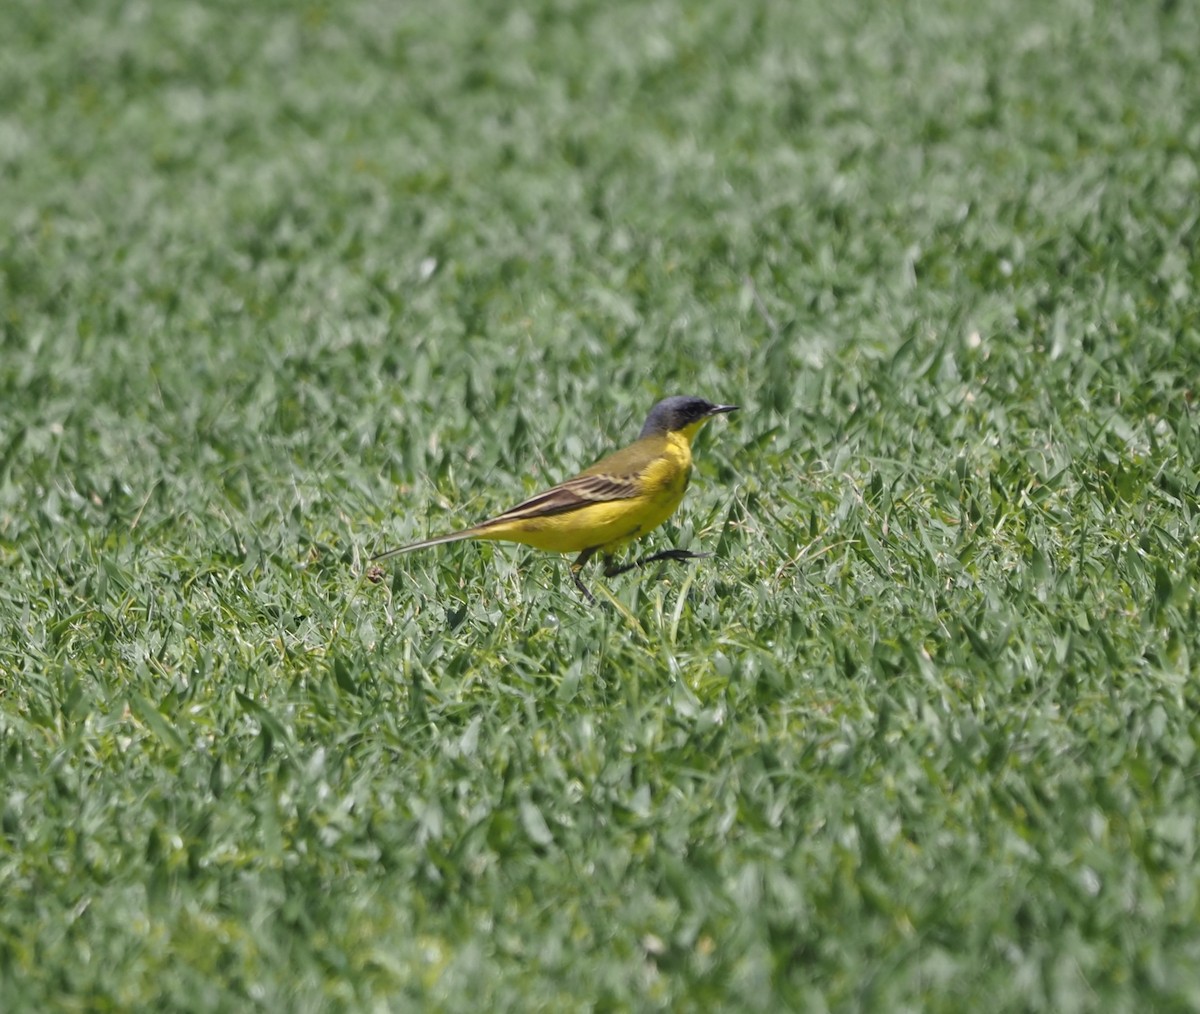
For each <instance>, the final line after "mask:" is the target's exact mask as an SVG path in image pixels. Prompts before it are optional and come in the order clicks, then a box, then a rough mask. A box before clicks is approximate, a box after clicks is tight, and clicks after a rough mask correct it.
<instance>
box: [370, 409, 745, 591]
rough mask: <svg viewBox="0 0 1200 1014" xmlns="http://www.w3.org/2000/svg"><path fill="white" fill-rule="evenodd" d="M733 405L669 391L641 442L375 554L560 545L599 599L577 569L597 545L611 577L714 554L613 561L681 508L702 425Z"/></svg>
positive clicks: (670, 552) (677, 552)
mask: <svg viewBox="0 0 1200 1014" xmlns="http://www.w3.org/2000/svg"><path fill="white" fill-rule="evenodd" d="M735 409H737V406H736V405H714V404H713V403H712V402H709V401H705V400H704V399H703V398H686V397H675V398H666V399H664V400H663V401H660V402H659V403H658V404H657V405H655V406H654V408H653V409H651V410H650V415H649V416H648V417H647V418H646V425H644V426H643V427H642V432H641V433H640V434H638V439H637V441H636V443H632V444H630V445H629V446H628V447H626V448H623V449H622V450H619V451H617V452H616V453H614V454H610V455H609V456H608V457H607V458H603V459H601V460H600V461H597V462H596V464H594V465H592V467H591V468H589V469H587V470H586V471H583V472H580V473H579V475H577V476H575V477H574V478H573V479H568V480H567V481H566V482H563V483H560V484H559V485H557V486H555V487H553V488H552V489H548V490H546V491H545V492H544V493H539V494H538V495H537V496H534V497H531V498H530V499H528V500H526V501H525V502H524V503H519V504H517V506H516V507H513V508H512V509H511V510H507V511H505V512H504V513H503V514H498V515H497V516H496V517H494V518H489V519H488V520H487V521H481V522H479V524H477V525H472V526H471V527H470V528H464V529H462V531H458V532H451V533H450V534H448V535H439V536H437V537H436V538H433V539H424V540H422V541H421V542H414V543H413V544H412V545H410V546H400V547H399V548H397V549H389V550H387V551H386V552H383V553H379V554H378V555H377V556H374V557H372V559H373V560H382V559H383V558H384V557H386V556H395V555H396V554H398V553H411V552H412V551H413V550H414V549H425V548H427V547H429V546H440V545H441V544H442V543H444V542H458V541H459V540H460V539H497V540H500V541H503V542H522V543H524V544H525V545H527V546H533V547H535V548H536V549H546V550H550V551H551V552H555V553H578V554H579V556H578V557H576V559H575V562H574V563H573V564H571V577H572V578H573V579H574V581H575V585H576V587H578V588H579V590H580V591H581V592H583V594H584V595H585V596H586V597H587V599H588V601H589V602H592V603H595V601H596V598H595V596H594V595H592V593H591V591H590V590H589V589H588V588H587V587H586V586H585V585H584V583H583V581H581V580H580V578H579V572H580V571H581V570H582V569H583V565H584V564H585V563H587V562H588V560H590V559H591V558H592V557H593V556H595V555H596V554H597V553H600V554H601V555H602V556H603V557H604V576H605V577H614V576H616V575H617V574H624V573H625V572H626V571H627V570H632V569H633V568H634V567H641V566H643V565H645V564H647V563H653V562H654V561H655V560H694V559H699V558H700V557H703V556H707V555H709V554H707V553H691V552H688V551H687V550H685V549H666V550H663V551H662V552H660V553H652V554H651V555H649V556H643V557H642V558H641V559H639V560H635V561H634V562H633V563H627V564H624V565H617V564H616V563H614V561H613V552H614V551H615V550H616V549H618V548H619V547H621V546H622V545H624V544H625V543H626V542H629V541H630V540H631V539H636V538H637V537H638V536H639V535H645V534H646V533H647V532H649V531H651V530H652V529H655V528H657V527H658V526H659V525H661V524H662V523H663V522H664V521H666V520H667V518H669V517H670V516H671V515H672V514H673V513H674V512H675V508H676V507H678V506H679V502H680V500H682V499H683V494H684V491H685V490H686V489H687V485H688V480H689V479H690V478H691V474H692V441H693V440H694V439H695V437H696V434H697V433H698V432H700V427H702V426H703V425H704V424H705V423H706V422H708V420H709V419H711V418H712V417H713V416H715V415H721V414H722V413H724V412H733V411H734V410H735Z"/></svg>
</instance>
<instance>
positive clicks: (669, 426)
mask: <svg viewBox="0 0 1200 1014" xmlns="http://www.w3.org/2000/svg"><path fill="white" fill-rule="evenodd" d="M735 411H737V405H714V404H713V403H712V402H711V401H705V400H704V399H703V398H692V397H688V396H686V395H676V396H675V397H674V398H664V399H663V400H662V401H660V402H659V403H658V404H657V405H655V406H654V408H652V409H651V410H650V414H649V415H648V416H647V417H646V425H645V426H643V427H642V432H641V433H640V434H639V436H640V437H656V436H662V435H664V434H667V433H680V434H682V435H683V436H684V437H685V438H686V439H687V442H688V443H689V444H690V443H691V442H692V440H693V439H694V438H695V436H696V434H697V433H699V432H700V427H701V426H703V425H704V424H705V423H706V422H708V420H709V419H711V418H712V417H713V416H714V415H723V414H724V413H726V412H735Z"/></svg>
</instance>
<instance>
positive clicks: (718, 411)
mask: <svg viewBox="0 0 1200 1014" xmlns="http://www.w3.org/2000/svg"><path fill="white" fill-rule="evenodd" d="M740 407H741V406H739V405H714V406H713V407H712V408H710V409H709V410H708V414H709V415H724V414H725V413H726V412H736V411H737V410H738V409H739V408H740Z"/></svg>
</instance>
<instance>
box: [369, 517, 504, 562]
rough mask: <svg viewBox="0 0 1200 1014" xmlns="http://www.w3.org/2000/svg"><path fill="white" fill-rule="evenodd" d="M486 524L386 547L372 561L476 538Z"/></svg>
mask: <svg viewBox="0 0 1200 1014" xmlns="http://www.w3.org/2000/svg"><path fill="white" fill-rule="evenodd" d="M483 527H485V526H484V525H476V526H475V527H474V528H464V529H463V530H462V531H461V532H451V533H450V534H449V535H439V536H437V538H434V539H425V540H423V541H422V542H414V543H412V544H411V545H408V546H397V547H396V548H395V549H385V550H384V551H383V552H382V553H376V554H375V555H374V556H372V557H371V560H372V561H375V560H383V559H386V558H387V557H389V556H399V555H400V554H401V553H411V552H413V550H416V549H428V548H429V547H430V546H440V545H442V544H444V543H446V542H461V541H462V540H463V539H476V538H478V537H479V534H480V529H481V528H483Z"/></svg>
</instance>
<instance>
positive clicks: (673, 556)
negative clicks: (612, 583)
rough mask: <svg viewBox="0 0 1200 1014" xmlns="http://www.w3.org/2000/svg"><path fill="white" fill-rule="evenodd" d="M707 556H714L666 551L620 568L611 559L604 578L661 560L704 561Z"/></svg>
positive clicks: (679, 550)
mask: <svg viewBox="0 0 1200 1014" xmlns="http://www.w3.org/2000/svg"><path fill="white" fill-rule="evenodd" d="M707 556H712V553H693V552H692V551H691V550H690V549H664V550H663V551H662V552H660V553H651V554H650V555H649V556H643V557H641V558H640V559H637V560H634V561H633V563H625V564H621V565H620V566H618V565H616V564H614V563H613V562H612V561H611V560H610V559H609V560H606V561H605V566H604V576H605V577H616V576H617V575H618V574H624V573H626V572H628V571H631V570H633V569H634V568H636V567H644V566H646V564H648V563H657V562H658V561H659V560H703V559H704V558H705V557H707Z"/></svg>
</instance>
